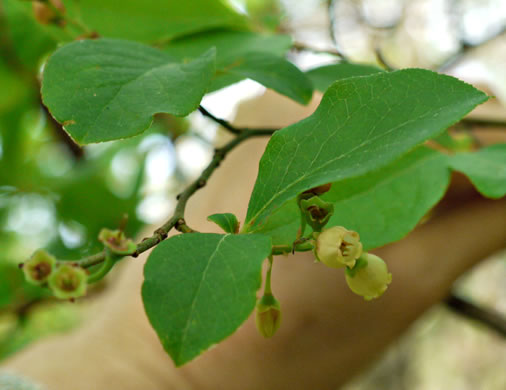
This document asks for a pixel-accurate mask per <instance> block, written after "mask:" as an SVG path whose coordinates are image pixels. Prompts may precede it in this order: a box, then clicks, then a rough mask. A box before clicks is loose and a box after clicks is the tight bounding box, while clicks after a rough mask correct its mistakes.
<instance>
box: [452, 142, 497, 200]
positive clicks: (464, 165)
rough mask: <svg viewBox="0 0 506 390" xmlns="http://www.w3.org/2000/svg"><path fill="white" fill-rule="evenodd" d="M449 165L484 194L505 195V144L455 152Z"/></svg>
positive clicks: (493, 196)
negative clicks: (465, 151) (472, 150)
mask: <svg viewBox="0 0 506 390" xmlns="http://www.w3.org/2000/svg"><path fill="white" fill-rule="evenodd" d="M450 166H451V167H452V168H453V169H455V170H457V171H459V172H462V173H463V174H465V175H466V176H468V177H469V179H470V180H471V182H472V183H473V184H474V186H475V187H476V189H477V190H478V191H479V192H480V193H482V194H483V195H484V196H486V197H489V198H501V197H503V196H504V195H506V144H497V145H492V146H489V147H486V148H483V149H480V150H479V151H477V152H474V153H459V154H456V155H455V156H453V157H451V159H450Z"/></svg>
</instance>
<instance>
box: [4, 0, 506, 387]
mask: <svg viewBox="0 0 506 390" xmlns="http://www.w3.org/2000/svg"><path fill="white" fill-rule="evenodd" d="M191 3H192V5H191V7H190V6H188V4H187V2H185V1H161V0H145V1H142V2H139V1H136V0H123V1H121V6H119V7H118V2H116V1H112V0H86V1H83V0H81V1H79V0H65V1H64V4H65V7H66V10H67V11H66V12H67V14H68V15H69V16H70V17H71V18H72V19H74V20H76V21H77V23H76V24H72V23H67V24H66V25H65V26H64V27H62V26H60V25H55V24H48V25H42V24H40V23H38V22H37V21H36V20H35V18H34V15H33V10H32V3H31V1H26V0H0V248H2V250H1V251H0V359H1V358H5V357H6V356H8V355H10V354H12V353H14V352H15V351H17V350H19V349H20V348H22V347H24V346H26V345H27V344H29V343H30V342H32V341H34V340H36V339H38V338H40V337H42V336H44V335H47V334H50V333H54V332H60V331H64V330H66V329H70V328H72V327H74V326H76V325H77V324H78V323H79V319H80V316H81V313H82V310H83V305H84V306H86V302H87V300H88V299H93V295H94V294H98V293H100V291H101V289H102V288H104V287H106V284H107V280H106V281H105V282H103V283H102V285H101V286H98V287H97V288H96V289H95V290H93V291H92V293H91V294H89V295H90V296H89V297H88V298H86V299H83V300H82V301H80V302H79V304H70V303H61V302H55V301H53V300H52V299H51V298H50V297H47V296H46V293H45V290H43V289H39V288H33V287H31V286H29V285H27V284H26V283H24V281H23V278H22V273H20V272H19V271H18V269H17V264H18V263H20V262H22V261H23V260H25V259H26V258H27V257H28V256H30V254H31V253H32V252H33V251H34V250H35V249H37V248H39V247H45V248H47V249H48V250H50V251H51V252H52V253H54V254H55V255H56V256H57V257H58V258H62V259H69V260H70V259H76V258H80V257H82V256H86V255H89V254H92V253H95V252H96V251H97V249H98V248H99V246H98V242H97V234H98V231H99V230H100V229H101V228H102V227H109V228H116V227H118V226H119V225H120V224H122V223H123V222H124V220H125V218H124V215H125V214H126V215H128V223H127V224H126V231H127V234H128V235H131V236H135V235H136V234H138V233H139V232H140V230H141V229H142V228H143V226H144V225H145V224H153V223H158V222H160V221H162V220H163V219H164V218H165V217H167V216H168V215H169V214H170V212H171V211H172V208H173V206H174V203H175V199H174V195H175V193H176V192H177V191H178V190H179V189H180V188H181V187H182V185H184V183H185V182H187V181H188V180H190V179H192V178H195V177H196V176H197V175H198V174H199V173H200V170H201V169H202V168H203V167H204V166H205V165H206V164H207V163H208V161H209V160H210V158H211V156H212V144H213V141H214V139H215V138H216V136H217V135H218V136H219V134H217V133H216V132H217V126H216V125H215V124H214V123H211V122H210V121H208V120H206V119H203V118H202V117H201V116H200V115H199V114H198V113H194V114H191V115H189V116H188V117H187V118H184V119H181V118H174V117H170V116H168V115H158V116H157V117H156V118H155V121H154V124H153V125H152V127H151V128H150V130H149V131H147V132H145V133H144V134H142V135H140V136H137V137H133V138H130V139H128V140H124V141H119V142H108V143H104V144H96V145H90V146H87V147H86V148H80V147H78V146H77V145H75V144H74V143H73V142H72V141H71V140H70V139H69V138H68V136H67V135H66V133H65V132H64V131H63V130H62V129H61V127H60V126H59V125H58V124H57V123H56V122H54V121H53V120H52V119H51V117H50V116H48V114H47V111H46V110H45V109H44V108H43V107H42V105H41V102H40V95H39V79H38V75H39V71H40V68H41V66H42V65H43V63H44V59H45V58H46V57H47V55H48V54H50V53H51V52H52V51H53V50H54V49H55V48H56V47H57V46H58V45H59V44H61V43H64V42H69V41H72V40H74V39H76V38H77V37H79V36H81V35H82V34H83V26H84V29H85V30H87V31H88V32H97V33H98V34H99V35H100V36H104V37H115V38H124V39H130V40H137V41H141V42H145V43H149V44H152V45H155V46H158V47H161V48H164V49H166V50H167V51H168V52H169V53H170V54H171V55H173V56H176V57H179V58H193V57H196V56H198V55H199V54H201V53H202V52H203V51H205V49H207V48H208V47H209V46H216V47H217V49H218V57H217V68H218V70H220V69H221V70H222V71H221V72H220V71H218V75H217V77H216V78H215V80H214V83H213V85H212V90H213V91H218V92H215V93H212V94H209V95H207V96H206V97H205V98H204V102H203V105H204V106H205V107H208V108H210V109H211V110H212V112H213V113H214V114H215V115H217V116H221V117H228V118H230V117H232V116H233V113H234V110H235V107H236V106H237V104H238V102H239V101H240V99H242V98H244V97H247V96H252V95H255V94H259V93H261V92H262V91H263V87H260V86H259V85H258V84H256V83H254V82H253V81H251V80H248V81H242V82H240V81H241V80H243V79H245V78H246V77H251V76H248V75H249V74H251V72H252V71H255V69H248V61H245V64H246V65H245V66H243V67H242V73H241V72H235V73H231V72H227V69H228V68H227V67H228V66H229V65H230V64H231V59H232V58H237V56H238V55H242V54H243V53H244V55H245V58H246V60H248V58H247V54H246V53H247V52H248V51H254V50H257V51H258V50H261V51H263V52H267V53H270V54H275V55H284V54H285V53H286V54H287V56H288V58H289V59H290V60H291V61H293V62H294V63H295V64H297V66H299V67H300V68H301V69H303V70H309V69H311V68H314V67H316V66H321V65H325V64H331V63H335V62H336V61H337V60H338V58H336V56H333V55H330V54H322V53H313V52H311V51H307V50H304V51H301V50H297V49H294V48H292V42H293V41H295V42H298V43H300V44H303V45H307V46H310V47H313V48H316V49H321V50H331V51H332V50H336V49H337V50H339V51H340V52H342V53H344V54H345V55H346V56H347V57H348V58H349V59H350V60H351V61H353V62H359V63H364V64H369V71H370V65H376V66H377V65H378V55H377V53H378V52H380V53H381V56H380V58H383V59H384V61H385V62H387V63H389V64H392V65H394V66H395V67H398V68H401V67H410V66H417V67H425V68H431V69H444V70H445V71H447V72H450V73H451V74H454V75H456V76H458V77H461V78H463V79H465V80H467V81H470V82H473V83H479V84H480V86H482V87H485V88H486V89H488V90H489V91H490V93H491V94H493V95H495V96H497V98H498V99H497V100H498V102H499V103H500V104H503V105H504V104H505V102H506V40H505V37H504V31H505V28H506V2H504V1H503V0H495V1H494V0H488V1H487V0H409V1H408V0H382V1H377V0H356V1H354V0H340V1H334V2H332V7H330V8H329V2H328V1H324V0H297V1H295V0H279V1H275V0H229V1H228V2H225V1H223V2H222V1H216V0H192V2H191ZM329 20H330V21H332V23H329ZM329 24H330V26H329ZM133 26H135V27H133ZM273 32H275V33H281V35H275V36H272V35H269V34H268V33H273ZM256 33H264V35H258V34H256ZM265 34H267V35H265ZM290 36H291V37H292V38H290ZM492 37H498V38H497V39H494V40H491V38H492ZM489 40H490V42H489V43H488V44H486V45H481V43H482V42H486V41H489ZM238 42H240V44H238ZM245 42H247V43H245ZM475 46H478V48H476V49H474V47H475ZM250 60H251V61H252V62H251V63H254V59H250ZM378 71H379V70H378ZM248 72H249V73H248ZM324 72H325V71H319V72H310V73H309V75H310V77H311V79H312V81H313V83H314V85H315V87H316V88H317V89H320V90H323V89H325V87H326V84H325V83H326V80H328V78H329V77H331V78H332V77H334V78H337V77H338V75H332V74H324ZM341 77H342V75H341ZM232 84H234V85H233V86H231V87H228V88H224V87H227V86H229V85H232ZM223 88H224V89H223ZM122 221H123V222H122ZM505 268H506V265H505V262H504V256H502V257H501V256H499V257H498V258H497V259H495V261H491V262H489V263H488V264H484V265H483V266H481V270H478V271H477V272H475V273H474V274H473V275H471V277H469V278H467V279H466V280H465V281H463V282H462V283H461V284H460V290H461V292H462V293H463V294H471V293H472V295H473V297H474V299H477V300H479V301H480V302H481V303H485V304H487V305H488V306H492V307H494V308H495V309H498V310H500V311H503V312H506V307H505V306H504V305H505V302H506V288H505V286H504V282H503V281H504V279H505V277H506V269H505ZM477 292H478V293H477ZM477 294H478V295H479V296H478V297H477ZM501 302H502V303H501ZM500 305H503V306H502V307H500ZM495 337H496V336H495V335H494V334H490V333H487V332H486V330H484V329H481V328H478V329H476V328H474V326H473V325H469V324H468V323H465V322H463V321H458V320H455V319H454V318H453V317H452V315H451V314H448V313H447V312H446V311H444V310H443V309H435V310H433V312H432V313H431V314H429V315H427V316H426V317H424V319H423V320H422V321H420V322H419V323H418V324H417V326H416V327H415V328H414V329H413V330H412V331H411V333H410V335H407V336H406V337H405V339H404V340H403V341H402V342H401V343H399V344H398V345H396V346H394V347H393V348H392V350H391V351H390V352H389V353H388V354H387V355H386V357H385V358H384V359H383V360H382V361H381V362H380V363H379V364H378V366H377V367H376V368H374V369H373V370H372V371H371V372H369V373H367V374H365V375H364V376H362V378H359V379H358V380H357V381H355V382H354V383H352V384H350V385H349V386H347V389H348V390H352V389H353V390H354V389H369V388H371V389H373V388H374V389H383V388H384V389H397V388H398V389H405V388H410V389H429V388H430V389H432V388H442V387H444V388H458V389H467V388H469V389H477V388H480V389H504V388H506V372H505V371H504V361H506V349H505V348H504V343H503V342H502V341H499V343H497V339H496V338H495ZM443 339H444V346H445V349H444V352H441V349H440V346H441V345H442V344H443V343H441V340H443ZM464 340H465V341H464ZM436 350H437V351H438V352H437V354H436V353H435V351H436ZM501 362H502V364H501ZM477 365H479V366H480V367H482V368H483V370H481V369H479V368H477V367H476V366H477ZM469 367H472V368H473V369H472V370H468V368H469ZM473 372H481V373H482V375H481V376H479V377H477V376H476V375H474V374H472V373H473Z"/></svg>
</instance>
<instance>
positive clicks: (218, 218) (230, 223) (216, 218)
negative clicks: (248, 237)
mask: <svg viewBox="0 0 506 390" xmlns="http://www.w3.org/2000/svg"><path fill="white" fill-rule="evenodd" d="M207 220H208V221H211V222H214V223H215V224H216V225H218V226H219V227H221V228H222V229H223V230H224V231H225V232H227V233H237V232H239V221H238V220H237V217H236V216H235V215H234V214H232V213H223V214H213V215H210V216H209V217H207Z"/></svg>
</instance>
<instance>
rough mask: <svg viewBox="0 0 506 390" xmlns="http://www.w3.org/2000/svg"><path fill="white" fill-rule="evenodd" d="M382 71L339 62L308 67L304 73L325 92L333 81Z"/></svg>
mask: <svg viewBox="0 0 506 390" xmlns="http://www.w3.org/2000/svg"><path fill="white" fill-rule="evenodd" d="M381 72H384V71H383V70H382V69H380V68H378V67H376V66H373V65H365V64H349V63H346V62H343V63H340V64H332V65H324V66H320V67H318V68H313V69H310V70H308V71H307V72H306V75H307V76H308V77H309V78H310V79H311V81H312V82H313V85H314V87H315V88H316V89H318V90H319V91H321V92H325V91H326V90H327V88H328V87H330V86H331V85H332V83H333V82H335V81H337V80H342V79H346V78H348V77H354V76H368V75H370V74H374V73H381Z"/></svg>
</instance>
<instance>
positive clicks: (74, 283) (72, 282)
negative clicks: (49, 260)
mask: <svg viewBox="0 0 506 390" xmlns="http://www.w3.org/2000/svg"><path fill="white" fill-rule="evenodd" d="M87 279H88V274H87V272H86V271H85V270H84V269H83V268H81V267H79V266H74V265H70V264H60V265H58V267H56V269H55V270H54V272H53V273H52V274H51V276H50V277H49V288H50V289H51V290H52V291H53V294H54V296H55V297H57V298H60V299H75V298H79V297H82V296H83V295H85V294H86V287H87V285H88V281H87Z"/></svg>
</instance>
